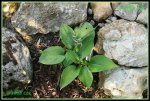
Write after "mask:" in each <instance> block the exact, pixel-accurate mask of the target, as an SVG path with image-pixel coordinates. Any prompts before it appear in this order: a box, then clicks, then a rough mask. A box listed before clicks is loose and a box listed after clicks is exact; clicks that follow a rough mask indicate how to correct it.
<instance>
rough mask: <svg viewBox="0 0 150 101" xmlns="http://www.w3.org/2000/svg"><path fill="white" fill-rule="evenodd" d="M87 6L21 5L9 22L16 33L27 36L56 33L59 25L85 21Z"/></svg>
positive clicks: (82, 4) (76, 4) (85, 4)
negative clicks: (23, 33) (22, 33)
mask: <svg viewBox="0 0 150 101" xmlns="http://www.w3.org/2000/svg"><path fill="white" fill-rule="evenodd" d="M87 6H88V3H87V2H84V3H82V2H80V3H77V2H69V3H68V2H67V3H66V2H41V3H21V4H20V7H19V9H18V10H17V12H15V14H14V15H13V16H12V19H11V22H12V25H13V26H14V27H15V28H16V29H17V31H18V30H19V31H18V32H25V33H27V34H28V35H32V34H36V33H43V34H47V33H49V32H57V31H59V27H60V25H61V23H66V24H68V25H73V24H78V23H80V22H83V21H85V20H86V18H87ZM20 30H21V31H20Z"/></svg>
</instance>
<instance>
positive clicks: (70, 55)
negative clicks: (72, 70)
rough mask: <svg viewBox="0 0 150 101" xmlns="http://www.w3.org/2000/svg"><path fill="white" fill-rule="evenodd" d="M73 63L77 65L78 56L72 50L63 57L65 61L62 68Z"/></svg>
mask: <svg viewBox="0 0 150 101" xmlns="http://www.w3.org/2000/svg"><path fill="white" fill-rule="evenodd" d="M73 62H75V63H78V62H79V56H78V55H77V54H76V53H75V52H74V51H72V50H68V51H67V53H66V55H65V60H64V62H63V64H64V66H65V67H66V66H68V65H70V64H72V63H73Z"/></svg>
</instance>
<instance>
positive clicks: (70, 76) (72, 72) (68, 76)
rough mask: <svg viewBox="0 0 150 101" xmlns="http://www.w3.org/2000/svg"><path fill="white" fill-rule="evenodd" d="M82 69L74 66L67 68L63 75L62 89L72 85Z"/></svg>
mask: <svg viewBox="0 0 150 101" xmlns="http://www.w3.org/2000/svg"><path fill="white" fill-rule="evenodd" d="M80 69H81V68H78V67H75V66H74V65H70V66H68V67H66V68H65V69H64V70H63V72H62V74H61V79H60V89H62V88H64V87H66V86H67V85H68V84H70V83H71V82H72V81H73V80H74V79H75V78H76V77H77V76H78V75H79V72H80Z"/></svg>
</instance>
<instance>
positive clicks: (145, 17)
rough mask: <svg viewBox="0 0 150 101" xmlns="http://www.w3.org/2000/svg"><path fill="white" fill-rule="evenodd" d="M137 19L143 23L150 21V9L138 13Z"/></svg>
mask: <svg viewBox="0 0 150 101" xmlns="http://www.w3.org/2000/svg"><path fill="white" fill-rule="evenodd" d="M136 21H137V22H140V23H143V24H147V22H148V9H144V10H142V12H141V13H140V14H139V15H138V17H137V19H136Z"/></svg>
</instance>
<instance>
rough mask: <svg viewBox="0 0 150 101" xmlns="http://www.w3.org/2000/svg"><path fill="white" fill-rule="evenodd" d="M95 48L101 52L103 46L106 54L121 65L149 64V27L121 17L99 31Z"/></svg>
mask: <svg viewBox="0 0 150 101" xmlns="http://www.w3.org/2000/svg"><path fill="white" fill-rule="evenodd" d="M102 42H103V43H102ZM102 44H103V45H102ZM95 48H96V49H97V50H98V52H99V53H100V52H101V49H102V48H103V49H104V51H105V55H106V56H107V57H109V58H111V59H114V60H116V61H118V63H119V64H120V65H125V66H133V67H142V66H147V65H148V33H147V29H146V28H145V27H144V26H143V25H142V24H138V23H136V22H129V21H126V20H122V19H121V20H116V21H114V22H112V23H111V24H107V25H105V26H104V27H102V28H101V29H100V30H99V31H98V40H97V43H96V45H95Z"/></svg>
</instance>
